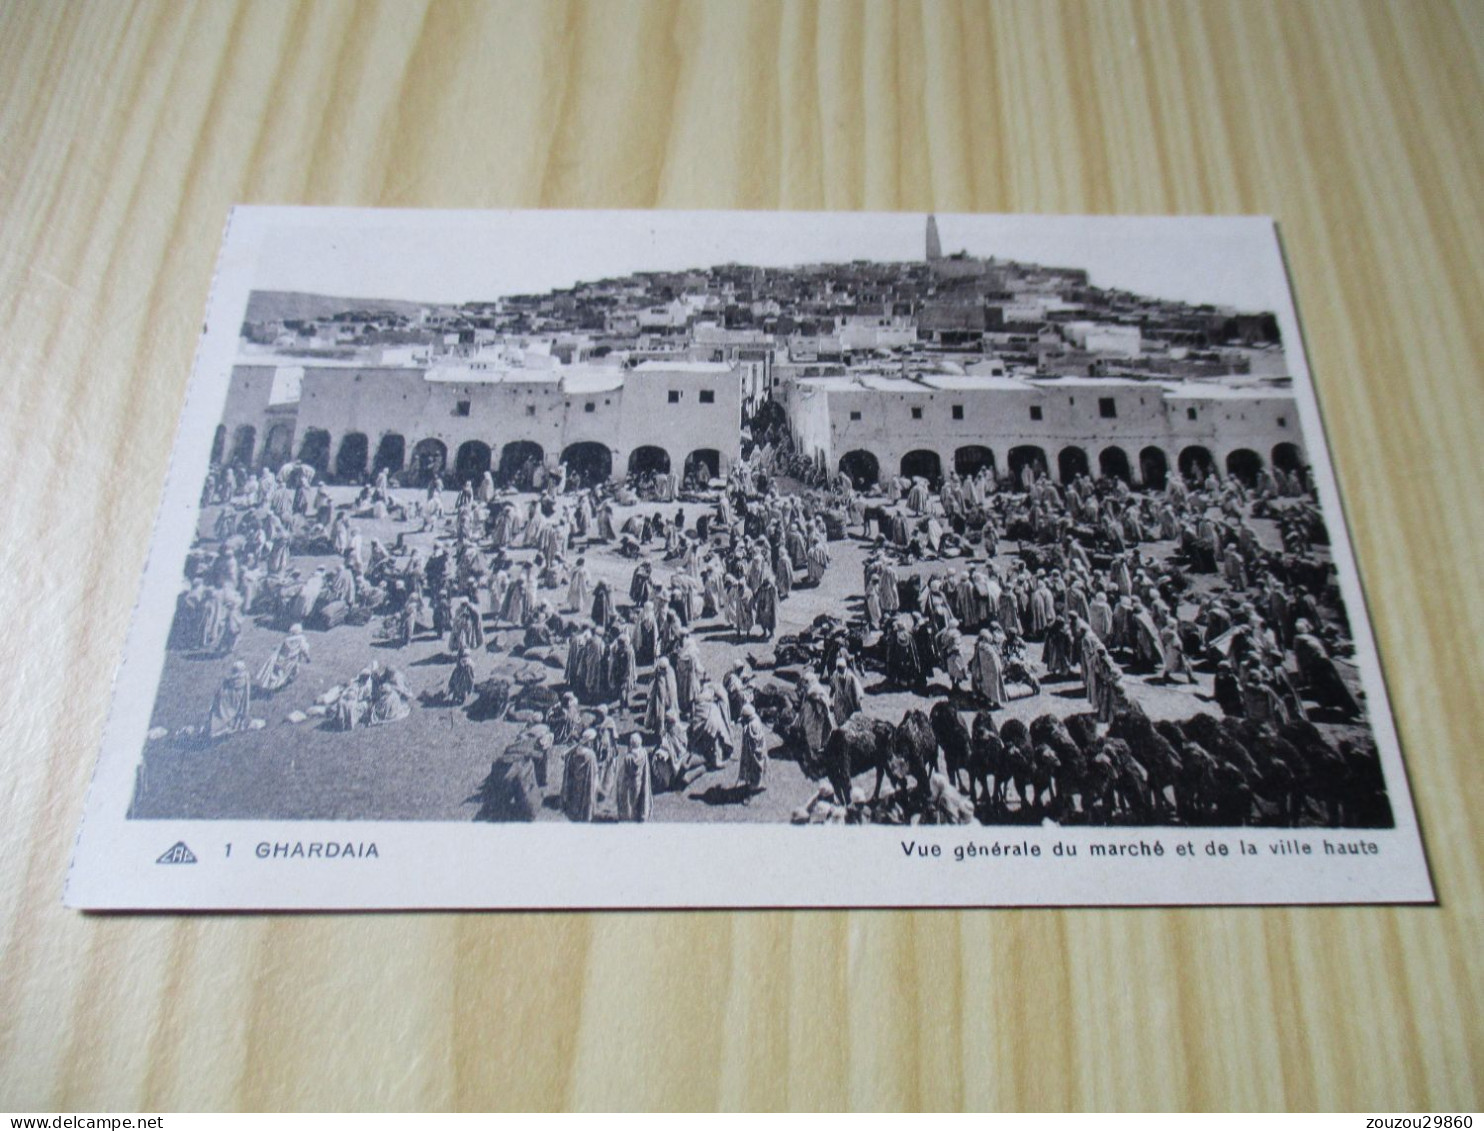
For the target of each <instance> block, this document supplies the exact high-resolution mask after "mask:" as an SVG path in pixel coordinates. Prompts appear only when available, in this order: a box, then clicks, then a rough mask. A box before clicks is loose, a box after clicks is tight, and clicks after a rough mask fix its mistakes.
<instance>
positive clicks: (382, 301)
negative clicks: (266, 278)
mask: <svg viewBox="0 0 1484 1131" xmlns="http://www.w3.org/2000/svg"><path fill="white" fill-rule="evenodd" d="M423 306H424V304H423V303H420V302H406V301H404V300H402V299H391V298H337V297H335V296H334V295H311V294H304V293H303V292H301V291H253V292H252V294H250V295H249V296H248V299H247V316H246V318H245V321H248V322H279V321H300V322H303V321H315V320H318V319H323V318H329V317H331V316H332V315H336V314H339V313H340V312H341V311H345V310H371V311H376V312H378V313H381V312H386V313H391V314H404V315H407V316H409V317H410V316H412V315H414V314H416V313H417V312H418V311H419V310H421V309H422V308H423Z"/></svg>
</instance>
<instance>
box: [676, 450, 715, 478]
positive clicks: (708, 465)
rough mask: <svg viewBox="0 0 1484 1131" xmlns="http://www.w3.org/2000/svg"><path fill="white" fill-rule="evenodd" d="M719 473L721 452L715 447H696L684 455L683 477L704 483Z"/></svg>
mask: <svg viewBox="0 0 1484 1131" xmlns="http://www.w3.org/2000/svg"><path fill="white" fill-rule="evenodd" d="M720 475H721V453H720V452H719V451H717V450H716V449H715V448H697V449H696V450H695V451H693V452H691V454H690V455H688V456H686V457H685V474H684V478H686V479H691V478H695V479H697V480H699V481H700V482H701V483H703V484H704V483H706V482H707V481H708V480H712V479H716V478H719V477H720Z"/></svg>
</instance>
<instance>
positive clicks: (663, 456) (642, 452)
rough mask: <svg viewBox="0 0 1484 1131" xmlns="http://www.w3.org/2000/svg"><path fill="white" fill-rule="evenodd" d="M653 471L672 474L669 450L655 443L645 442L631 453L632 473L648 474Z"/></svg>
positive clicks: (630, 472) (630, 471)
mask: <svg viewBox="0 0 1484 1131" xmlns="http://www.w3.org/2000/svg"><path fill="white" fill-rule="evenodd" d="M651 472H659V474H661V475H669V474H670V453H669V452H667V451H665V449H664V448H657V447H655V446H654V445H653V444H644V445H643V446H641V447H637V448H635V449H634V450H633V451H632V452H630V453H629V474H630V475H648V474H650V473H651Z"/></svg>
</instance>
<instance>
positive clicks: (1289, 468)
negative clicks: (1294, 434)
mask: <svg viewBox="0 0 1484 1131" xmlns="http://www.w3.org/2000/svg"><path fill="white" fill-rule="evenodd" d="M1273 466H1274V467H1276V468H1277V469H1278V470H1279V471H1286V472H1289V473H1290V474H1292V473H1293V472H1295V471H1302V470H1303V469H1304V453H1303V452H1302V451H1300V450H1299V446H1298V445H1297V444H1290V443H1288V442H1287V441H1286V440H1285V441H1284V442H1283V443H1281V444H1274V445H1273Z"/></svg>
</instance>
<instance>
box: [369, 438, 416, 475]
mask: <svg viewBox="0 0 1484 1131" xmlns="http://www.w3.org/2000/svg"><path fill="white" fill-rule="evenodd" d="M406 466H407V441H406V439H405V438H403V436H402V433H400V432H388V433H387V434H386V435H385V436H383V437H382V438H381V442H380V443H379V444H377V445H376V459H375V460H374V461H373V462H372V464H371V470H372V472H373V473H374V474H376V475H380V474H381V473H382V472H383V471H385V472H386V473H387V474H388V475H396V474H397V473H398V472H400V471H401V470H402V469H403V468H404V467H406Z"/></svg>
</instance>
